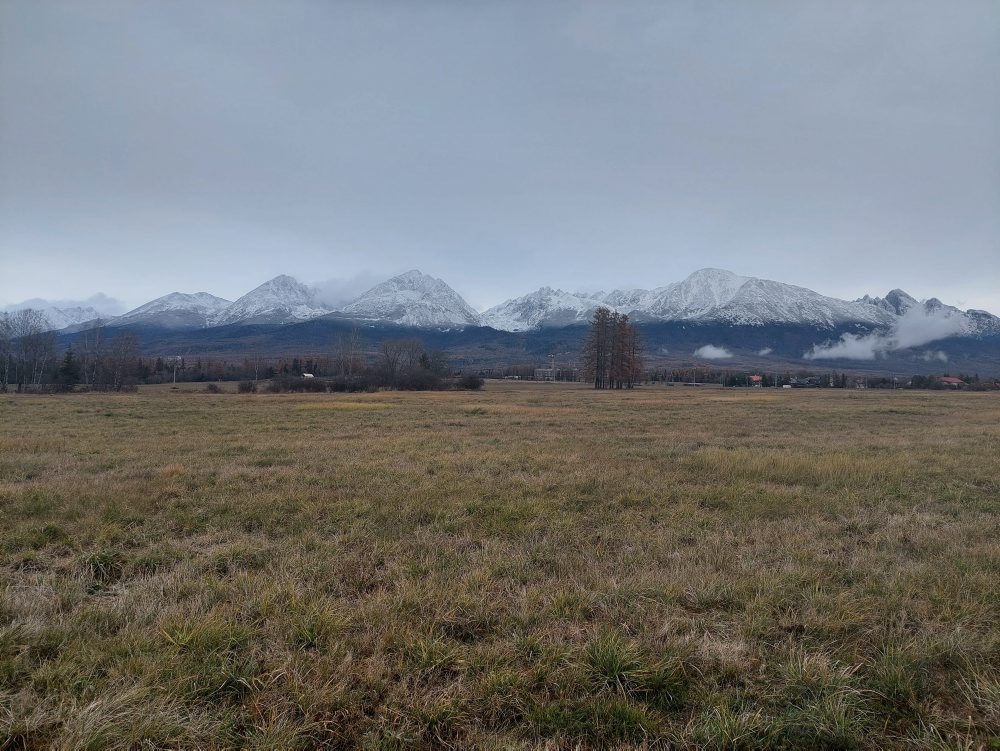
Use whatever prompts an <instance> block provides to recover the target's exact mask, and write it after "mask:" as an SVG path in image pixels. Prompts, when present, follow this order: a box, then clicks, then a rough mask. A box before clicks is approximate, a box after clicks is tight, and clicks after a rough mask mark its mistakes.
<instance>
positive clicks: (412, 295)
mask: <svg viewBox="0 0 1000 751" xmlns="http://www.w3.org/2000/svg"><path fill="white" fill-rule="evenodd" d="M343 313H344V314H345V315H347V316H349V317H352V318H361V319H365V320H375V321H383V322H386V323H394V324H397V325H400V326H413V327H416V328H441V327H458V328H462V327H465V326H479V325H480V316H479V313H477V312H476V311H475V310H474V309H473V308H472V307H471V306H470V305H469V304H468V303H467V302H466V301H465V300H464V299H462V296H461V295H459V294H458V293H457V292H456V291H455V290H453V289H452V288H451V287H449V286H448V285H447V284H446V283H445V282H443V281H442V280H440V279H438V278H436V277H433V276H429V275H428V274H424V273H422V272H420V271H417V270H416V269H413V270H411V271H407V272H406V273H404V274H399V275H398V276H394V277H392V278H391V279H387V280H386V281H384V282H382V283H380V284H376V285H375V286H374V287H372V288H371V289H369V290H368V291H367V292H365V293H364V294H363V295H361V296H360V297H359V298H358V299H356V300H355V301H354V302H352V303H351V304H350V305H347V306H346V307H344V309H343Z"/></svg>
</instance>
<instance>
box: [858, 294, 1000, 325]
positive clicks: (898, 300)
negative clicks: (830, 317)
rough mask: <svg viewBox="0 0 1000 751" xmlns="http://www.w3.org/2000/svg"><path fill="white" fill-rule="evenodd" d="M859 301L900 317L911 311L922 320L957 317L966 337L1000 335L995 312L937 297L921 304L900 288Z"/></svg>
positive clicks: (999, 320) (999, 319) (999, 323)
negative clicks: (925, 318) (943, 300)
mask: <svg viewBox="0 0 1000 751" xmlns="http://www.w3.org/2000/svg"><path fill="white" fill-rule="evenodd" d="M858 302H862V303H866V304H868V305H874V306H875V307H877V308H881V309H883V310H887V311H889V312H890V313H893V314H895V315H896V316H898V317H900V318H901V317H903V316H906V315H907V314H910V311H915V312H919V313H921V314H922V316H923V317H933V318H936V319H942V318H944V319H956V318H957V319H960V320H961V326H960V327H959V328H960V330H961V333H962V335H964V336H992V335H995V334H1000V318H998V317H997V316H995V315H993V314H992V313H988V312H986V311H985V310H975V309H970V310H961V309H960V308H956V307H955V306H954V305H946V304H945V303H943V302H941V301H940V300H938V299H937V298H936V297H931V298H929V299H927V300H924V301H923V302H920V301H919V300H917V299H916V298H914V297H912V296H911V295H908V294H907V293H906V292H904V291H903V290H901V289H894V290H892V291H891V292H889V293H888V294H887V295H886V296H885V297H871V296H869V295H865V296H864V297H862V298H861V299H860V300H858ZM918 320H919V317H918Z"/></svg>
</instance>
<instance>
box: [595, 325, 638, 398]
mask: <svg viewBox="0 0 1000 751" xmlns="http://www.w3.org/2000/svg"><path fill="white" fill-rule="evenodd" d="M583 371H584V373H585V374H586V377H587V379H588V380H592V381H593V382H594V388H596V389H621V388H629V389H630V388H632V387H633V386H634V385H635V384H636V383H638V382H639V381H640V380H642V344H641V342H640V340H639V329H638V328H637V327H636V325H635V324H634V323H632V322H631V321H629V317H628V315H626V314H624V313H616V312H613V311H611V310H609V309H608V308H603V307H602V308H598V309H597V310H596V311H594V317H593V319H591V321H590V330H589V331H588V332H587V338H586V340H585V342H584V345H583Z"/></svg>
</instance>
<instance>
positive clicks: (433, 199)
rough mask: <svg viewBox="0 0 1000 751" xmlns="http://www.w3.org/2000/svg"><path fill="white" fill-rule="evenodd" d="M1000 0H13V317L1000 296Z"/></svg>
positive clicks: (2, 192)
mask: <svg viewBox="0 0 1000 751" xmlns="http://www.w3.org/2000/svg"><path fill="white" fill-rule="evenodd" d="M998 34H1000V6H998V5H997V4H996V3H995V2H993V0H963V2H961V3H934V2H913V0H879V1H878V2H875V1H874V0H872V1H870V2H869V1H866V2H861V1H859V0H845V2H840V3H829V2H825V1H823V0H797V1H795V2H792V1H791V0H775V1H774V2H768V3H733V2H716V1H713V0H708V1H707V2H706V1H705V0H697V1H696V0H677V1H676V2H670V3H662V2H623V3H614V4H612V3H602V2H568V1H562V0H556V1H555V2H550V3H536V2H528V1H527V0H520V1H518V0H515V1H514V2H504V3H501V2H492V3H490V2H487V3H455V2H450V1H446V0H440V1H437V0H429V1H428V2H420V3H362V2H351V1H350V0H349V1H348V2H340V3H323V2H313V1H311V0H288V1H287V2H281V3H274V2H271V0H215V1H214V2H211V3H204V2H201V1H200V0H174V1H172V2H168V3H159V2H130V3H123V2H120V1H119V0H89V1H88V2H86V3H80V2H75V0H7V1H6V2H3V3H0V164H3V169H2V170H0V255H2V256H3V258H4V273H3V274H2V275H0V303H2V302H3V301H7V302H10V301H13V300H18V299H21V298H24V297H29V296H40V297H46V298H49V297H67V298H69V297H79V296H83V295H86V294H88V293H89V291H91V290H95V289H103V290H108V291H109V293H112V294H114V295H115V296H116V297H120V298H122V299H124V300H125V301H126V303H127V304H128V305H133V304H139V303H142V302H145V301H146V300H148V299H151V298H153V297H156V296H159V295H161V294H164V293H166V292H170V291H174V290H179V291H197V290H206V291H211V292H213V293H215V294H219V295H221V296H223V297H227V298H230V299H232V298H235V297H237V296H239V295H240V294H242V293H243V292H246V291H247V290H249V289H251V288H252V287H253V286H255V284H257V283H259V281H260V279H261V278H267V277H268V276H274V275H276V274H278V273H289V274H292V275H295V276H296V277H298V278H302V279H307V280H308V279H324V278H347V279H349V278H352V277H354V276H355V275H359V274H364V273H366V272H367V273H371V274H373V275H378V276H387V275H388V274H389V273H390V272H391V271H393V270H396V269H408V268H414V267H416V268H420V269H422V270H423V271H425V272H427V273H430V274H433V275H435V276H438V277H442V278H444V279H445V280H446V281H448V282H449V283H450V284H452V285H453V286H455V287H456V289H459V290H461V291H462V292H463V293H464V294H466V295H467V296H468V298H469V300H470V302H471V303H472V304H474V305H475V306H476V307H480V308H482V307H486V306H488V305H490V304H494V303H497V302H500V301H501V300H503V299H505V298H508V297H512V296H515V295H519V294H523V293H524V292H527V291H529V290H531V289H535V288H537V287H539V286H541V285H543V284H549V285H552V286H557V287H561V288H564V289H584V288H590V287H601V288H605V289H610V288H615V287H636V286H640V287H649V286H657V285H660V284H666V283H669V282H671V281H675V280H677V279H682V278H684V277H685V276H687V274H688V273H690V272H691V271H694V270H695V269H698V268H702V267H704V266H716V267H723V268H730V269H732V270H733V271H735V272H737V273H741V274H749V275H754V276H762V277H765V278H773V279H780V280H782V281H787V282H790V283H794V284H801V285H804V286H807V287H810V288H813V289H816V290H817V291H819V292H823V293H825V294H831V295H834V296H838V297H844V298H854V297H860V296H861V295H862V294H864V293H866V292H871V293H879V292H881V291H884V290H887V289H891V288H894V287H903V288H905V289H907V290H910V291H911V292H912V293H914V294H916V295H917V296H919V297H930V296H938V297H942V298H944V299H951V300H954V299H957V298H962V299H964V300H966V301H967V304H968V305H970V306H973V307H978V308H985V309H990V310H994V311H1000V291H998V290H1000V285H998V284H997V280H998V279H1000V253H998V252H997V248H998V247H1000V213H998V212H997V211H996V207H997V206H998V205H1000V181H998V180H997V179H996V175H997V174H998V171H1000V128H998V127H997V123H998V122H1000V92H998V84H997V82H998V81H1000V45H997V44H996V39H997V38H998Z"/></svg>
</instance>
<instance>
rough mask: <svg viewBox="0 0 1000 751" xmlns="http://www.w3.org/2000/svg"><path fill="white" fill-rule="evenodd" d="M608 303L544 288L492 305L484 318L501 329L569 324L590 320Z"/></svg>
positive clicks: (512, 329) (488, 323) (485, 324)
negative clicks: (598, 309) (595, 311)
mask: <svg viewBox="0 0 1000 751" xmlns="http://www.w3.org/2000/svg"><path fill="white" fill-rule="evenodd" d="M605 304H606V303H605V302H604V300H602V299H600V298H597V297H585V296H582V295H580V294H574V293H571V292H563V291H562V290H560V289H552V288H551V287H542V288H541V289H539V290H536V291H534V292H532V293H530V294H527V295H525V296H524V297H518V298H515V299H513V300H508V301H507V302H504V303H501V304H500V305H496V306H494V307H492V308H490V309H489V310H487V311H485V312H484V313H483V314H482V316H481V320H482V323H483V325H484V326H490V327H491V328H494V329H497V330H498V331H528V330H529V329H535V328H543V327H555V326H569V325H571V324H574V323H581V322H585V321H588V320H590V317H591V316H592V315H593V313H594V310H596V309H597V308H599V307H600V306H602V305H605Z"/></svg>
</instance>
